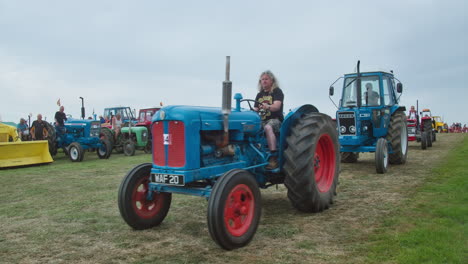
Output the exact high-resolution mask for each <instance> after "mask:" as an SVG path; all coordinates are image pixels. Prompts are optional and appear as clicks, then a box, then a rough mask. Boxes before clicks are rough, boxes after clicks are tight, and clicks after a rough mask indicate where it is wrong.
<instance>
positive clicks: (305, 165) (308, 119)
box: [284, 113, 340, 212]
mask: <svg viewBox="0 0 468 264" xmlns="http://www.w3.org/2000/svg"><path fill="white" fill-rule="evenodd" d="M290 132H291V133H290V135H289V136H288V137H287V139H286V142H287V148H286V150H285V151H284V158H285V164H284V172H285V180H284V185H285V186H286V187H287V189H288V198H289V200H290V202H291V204H292V205H293V206H294V207H295V208H296V209H298V210H299V211H302V212H321V211H323V210H325V209H327V208H328V207H329V206H330V205H331V204H332V203H333V198H334V196H335V195H336V186H337V184H338V176H339V172H340V149H339V142H338V134H337V131H336V127H335V126H334V123H333V121H332V119H331V118H330V117H329V116H328V115H325V114H322V113H309V114H305V115H303V116H302V117H300V118H298V119H297V120H296V122H295V124H293V126H292V127H291V129H290ZM324 164H325V165H324ZM320 165H322V166H320Z"/></svg>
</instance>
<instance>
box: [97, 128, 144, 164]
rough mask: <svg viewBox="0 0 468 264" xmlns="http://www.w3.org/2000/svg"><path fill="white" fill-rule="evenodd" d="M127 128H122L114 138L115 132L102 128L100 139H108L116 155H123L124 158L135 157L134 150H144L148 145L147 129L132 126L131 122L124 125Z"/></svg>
mask: <svg viewBox="0 0 468 264" xmlns="http://www.w3.org/2000/svg"><path fill="white" fill-rule="evenodd" d="M127 124H128V126H123V127H122V129H121V130H120V134H119V136H118V137H117V139H116V138H115V131H114V130H112V129H110V128H107V127H103V128H102V130H101V138H106V139H108V140H109V141H110V142H111V144H112V149H115V150H116V151H117V153H122V152H123V153H124V155H125V156H133V155H135V150H137V149H142V150H144V149H145V148H146V146H147V143H148V129H147V128H146V127H141V126H138V127H137V126H132V123H131V122H128V123H126V125H127Z"/></svg>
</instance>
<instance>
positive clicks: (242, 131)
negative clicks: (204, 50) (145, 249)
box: [118, 57, 340, 250]
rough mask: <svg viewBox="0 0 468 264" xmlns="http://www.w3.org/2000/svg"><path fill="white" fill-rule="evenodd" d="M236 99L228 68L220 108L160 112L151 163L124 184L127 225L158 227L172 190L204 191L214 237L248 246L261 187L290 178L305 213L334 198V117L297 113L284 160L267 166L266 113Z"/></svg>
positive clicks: (306, 109)
mask: <svg viewBox="0 0 468 264" xmlns="http://www.w3.org/2000/svg"><path fill="white" fill-rule="evenodd" d="M227 65H228V66H229V57H228V63H227ZM228 69H229V67H228ZM234 99H235V101H236V106H235V107H234V108H233V109H232V108H231V82H230V81H229V70H227V71H226V81H225V82H224V83H223V103H222V107H221V108H215V107H197V106H167V107H164V108H162V109H161V110H159V111H158V112H157V113H156V114H155V115H154V117H153V121H152V127H151V129H152V134H153V143H152V144H153V148H152V152H153V157H152V163H144V164H141V165H138V166H137V167H135V168H134V169H132V170H131V171H130V172H129V173H128V174H127V175H126V176H125V177H124V179H123V181H122V183H121V185H120V187H119V193H118V205H119V210H120V214H121V216H122V217H123V219H124V220H125V222H126V223H127V224H128V225H130V226H131V227H132V228H134V229H147V228H151V227H154V226H157V225H159V224H160V223H161V222H162V221H163V220H164V218H165V217H166V215H167V213H168V211H169V207H170V205H171V200H172V193H179V194H187V195H195V196H200V197H206V198H207V199H208V214H207V215H208V217H207V220H208V229H209V232H210V234H211V237H212V238H213V240H214V241H215V242H216V243H217V244H218V245H220V246H221V247H222V248H224V249H227V250H231V249H235V248H239V247H242V246H245V245H247V244H248V243H249V242H250V241H251V240H252V238H253V236H254V234H255V232H256V229H257V226H258V223H259V220H260V215H261V197H260V189H259V188H267V187H270V186H273V185H276V184H280V183H284V184H285V186H286V187H287V190H288V193H287V196H288V198H289V200H290V201H291V203H292V205H293V206H294V207H295V208H297V209H298V210H300V211H303V212H320V211H322V210H325V209H327V208H328V207H329V206H330V205H331V204H332V203H333V198H334V195H336V193H335V191H336V186H337V184H338V175H339V166H340V155H339V146H338V138H337V133H336V129H335V127H334V125H333V123H332V119H331V118H330V117H329V116H327V115H325V114H322V113H319V112H318V111H317V109H316V108H315V107H314V106H312V105H303V106H301V107H298V108H296V109H294V110H293V111H291V112H290V113H289V114H288V115H287V116H286V118H285V120H284V122H283V123H282V126H281V130H280V134H279V135H278V136H279V140H278V144H279V145H278V150H279V151H278V152H279V157H278V160H279V163H280V166H279V168H276V169H273V170H268V169H266V168H265V167H266V165H267V164H268V159H269V157H270V155H271V153H270V152H269V150H268V146H267V141H266V138H265V135H264V132H263V129H262V125H261V120H260V117H259V115H258V113H257V112H254V111H252V108H251V109H244V108H241V103H242V102H244V101H247V102H246V103H242V104H245V106H246V107H247V103H248V102H250V101H254V100H250V99H243V98H242V96H241V95H240V94H236V95H235V96H234Z"/></svg>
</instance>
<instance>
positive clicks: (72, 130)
mask: <svg viewBox="0 0 468 264" xmlns="http://www.w3.org/2000/svg"><path fill="white" fill-rule="evenodd" d="M55 133H56V135H55V144H54V146H55V147H54V150H53V151H51V152H52V154H54V155H55V153H57V149H58V148H63V149H64V152H65V153H67V154H68V156H69V158H70V160H71V161H73V162H80V161H82V160H83V157H84V151H85V150H87V149H96V152H97V155H98V157H99V158H100V159H108V158H109V157H110V155H111V153H112V145H111V143H110V142H109V141H108V140H107V139H103V138H102V139H101V124H100V122H99V121H96V120H87V119H85V120H80V119H73V120H68V121H67V122H65V127H64V130H63V131H62V130H61V129H58V128H57V130H56V132H55Z"/></svg>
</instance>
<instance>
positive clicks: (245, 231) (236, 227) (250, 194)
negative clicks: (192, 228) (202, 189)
mask: <svg viewBox="0 0 468 264" xmlns="http://www.w3.org/2000/svg"><path fill="white" fill-rule="evenodd" d="M260 215H261V197H260V189H259V188H258V185H257V182H256V180H255V178H254V177H253V175H252V174H250V173H249V172H248V171H245V170H239V169H235V170H230V171H228V172H226V173H225V174H224V175H223V176H221V177H220V178H219V179H218V181H217V182H216V183H215V185H214V187H213V191H212V192H211V196H210V199H209V201H208V217H207V218H208V230H209V231H210V235H211V237H212V238H213V240H214V241H215V242H216V243H217V244H218V245H220V246H221V247H222V248H224V249H227V250H232V249H236V248H240V247H243V246H245V245H247V244H248V243H249V242H250V241H251V240H252V238H253V237H254V235H255V232H256V231H257V227H258V223H259V221H260Z"/></svg>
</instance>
